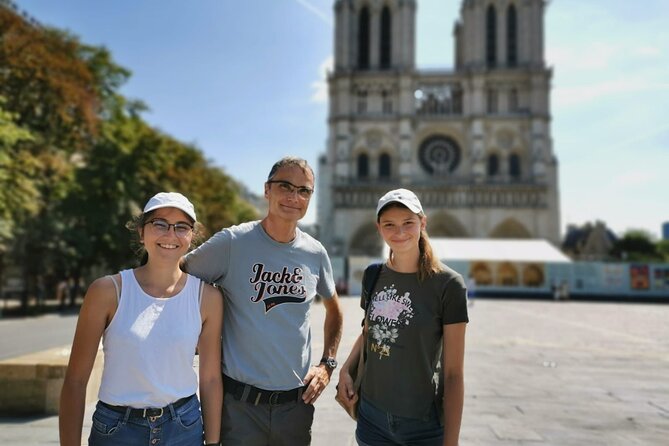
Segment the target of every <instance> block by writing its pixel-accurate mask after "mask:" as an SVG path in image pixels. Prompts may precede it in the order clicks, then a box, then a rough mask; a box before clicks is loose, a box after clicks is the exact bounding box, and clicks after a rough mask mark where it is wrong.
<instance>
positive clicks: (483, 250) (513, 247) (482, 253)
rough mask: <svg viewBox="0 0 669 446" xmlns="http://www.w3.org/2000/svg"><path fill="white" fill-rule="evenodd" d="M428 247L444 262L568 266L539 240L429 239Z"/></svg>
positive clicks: (557, 250)
mask: <svg viewBox="0 0 669 446" xmlns="http://www.w3.org/2000/svg"><path fill="white" fill-rule="evenodd" d="M430 244H431V245H432V249H433V250H434V253H435V254H436V256H437V257H439V259H441V260H444V261H447V260H462V261H491V262H495V261H496V262H551V263H571V259H570V258H569V257H567V256H566V255H564V254H563V253H562V252H561V251H560V250H559V249H557V248H556V247H554V246H553V245H552V244H550V242H548V241H547V240H542V239H475V238H431V239H430Z"/></svg>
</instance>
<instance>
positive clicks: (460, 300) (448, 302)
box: [441, 275, 469, 325]
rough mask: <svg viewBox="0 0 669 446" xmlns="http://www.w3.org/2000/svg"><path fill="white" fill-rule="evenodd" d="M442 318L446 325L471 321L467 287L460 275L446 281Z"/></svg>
mask: <svg viewBox="0 0 669 446" xmlns="http://www.w3.org/2000/svg"><path fill="white" fill-rule="evenodd" d="M441 320H443V321H444V325H448V324H457V323H460V322H469V315H468V314H467V287H466V286H465V281H464V280H463V279H462V276H460V275H457V276H455V277H453V278H451V279H450V280H449V281H448V283H446V288H445V289H444V295H443V299H442V314H441Z"/></svg>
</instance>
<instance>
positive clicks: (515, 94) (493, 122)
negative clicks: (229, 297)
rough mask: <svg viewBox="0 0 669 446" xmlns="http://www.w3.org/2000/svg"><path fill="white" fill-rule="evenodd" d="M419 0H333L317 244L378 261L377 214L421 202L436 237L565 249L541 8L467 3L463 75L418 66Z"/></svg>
mask: <svg viewBox="0 0 669 446" xmlns="http://www.w3.org/2000/svg"><path fill="white" fill-rule="evenodd" d="M417 3H419V2H417V1H416V0H336V1H335V4H334V11H335V58H334V59H335V62H334V71H333V72H332V73H331V74H330V76H329V95H330V102H329V104H330V110H329V119H328V140H327V152H326V154H324V155H323V156H322V157H321V159H320V160H319V175H318V177H319V184H318V193H319V200H318V202H319V205H318V224H319V227H320V239H321V241H323V243H324V244H325V246H326V247H327V248H328V250H329V251H330V254H331V255H334V256H349V255H371V256H376V255H379V254H380V249H381V242H380V238H379V236H378V235H377V234H376V228H375V224H374V223H375V212H374V211H375V207H376V202H377V200H378V198H379V197H380V196H381V195H383V194H384V193H385V192H387V191H388V190H390V189H393V188H397V187H406V188H410V189H412V190H413V191H415V192H416V194H417V195H418V196H419V197H420V199H421V202H422V203H423V207H424V208H425V212H426V214H427V216H428V232H429V233H430V235H431V236H432V237H475V238H543V239H547V240H549V241H551V242H552V243H553V244H555V245H559V237H560V217H559V200H558V182H557V160H556V158H555V156H554V154H553V149H552V140H551V135H550V120H551V117H550V104H549V94H550V79H551V70H550V69H548V68H547V67H546V63H545V60H544V26H543V23H544V8H545V4H546V1H545V0H462V4H461V8H460V19H459V20H458V22H457V23H456V24H455V27H454V36H455V64H454V65H455V70H440V71H434V70H430V71H419V70H416V67H415V23H416V8H417V6H418V5H417Z"/></svg>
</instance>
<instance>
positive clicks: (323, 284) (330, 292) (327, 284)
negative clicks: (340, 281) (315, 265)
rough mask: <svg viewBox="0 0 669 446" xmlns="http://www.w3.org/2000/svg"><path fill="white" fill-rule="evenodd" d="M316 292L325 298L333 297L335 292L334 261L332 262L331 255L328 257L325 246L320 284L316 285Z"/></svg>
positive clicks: (322, 253)
mask: <svg viewBox="0 0 669 446" xmlns="http://www.w3.org/2000/svg"><path fill="white" fill-rule="evenodd" d="M316 292H317V293H318V295H319V296H321V297H323V298H325V299H329V298H331V297H332V296H334V293H335V283H334V277H333V275H332V263H330V257H328V253H327V252H326V251H325V248H321V266H320V270H319V271H318V285H317V286H316Z"/></svg>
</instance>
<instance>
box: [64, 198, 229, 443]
mask: <svg viewBox="0 0 669 446" xmlns="http://www.w3.org/2000/svg"><path fill="white" fill-rule="evenodd" d="M196 222H197V218H196V215H195V209H194V208H193V205H192V204H191V203H190V201H188V199H187V198H186V197H184V196H183V195H181V194H179V193H176V192H161V193H159V194H156V195H155V196H154V197H153V198H151V199H150V200H149V201H148V203H147V204H146V206H145V207H144V211H143V212H142V214H141V215H140V216H139V217H137V218H136V219H135V220H133V222H131V223H130V224H129V228H130V229H131V230H132V231H133V233H134V234H135V235H136V236H137V237H138V239H139V242H140V243H141V245H142V246H143V248H144V249H143V250H144V255H145V259H146V261H145V263H144V264H142V266H140V267H138V268H135V269H128V270H124V271H121V272H120V273H119V274H116V275H114V276H106V277H102V278H99V279H97V280H96V281H95V282H93V284H92V285H91V286H90V288H89V289H88V292H87V293H86V298H85V299H84V303H83V305H82V307H81V312H80V314H79V321H78V323H77V330H76V333H75V335H74V342H73V344H72V353H71V355H70V363H69V365H68V368H67V373H66V375H65V382H64V384H63V390H62V393H61V400H60V441H61V445H65V446H75V445H76V446H79V445H80V444H81V431H82V422H83V416H84V405H85V401H86V384H87V382H88V379H89V377H90V374H91V370H92V368H93V363H94V361H95V356H96V354H97V351H98V344H99V342H100V338H101V337H102V345H103V347H104V369H103V373H102V384H101V386H100V391H99V398H100V401H99V402H98V403H97V406H96V408H95V413H94V414H93V426H92V428H91V433H90V436H89V438H88V444H89V445H92V446H101V445H140V444H141V445H165V446H169V445H184V446H201V445H202V444H203V443H206V444H217V443H218V442H219V436H220V417H221V403H222V398H223V389H222V383H221V373H220V360H221V350H220V347H221V321H222V313H223V299H222V298H221V295H220V293H219V292H218V291H217V290H216V289H214V288H213V287H212V286H210V285H205V284H204V283H202V282H201V281H200V279H197V278H195V277H193V276H191V275H189V274H186V273H184V272H182V271H181V269H180V268H179V261H180V259H181V257H182V256H183V255H184V254H186V252H188V250H189V249H190V247H191V244H192V242H193V238H194V237H195V236H196V235H197V233H198V232H199V229H198V228H199V224H198V223H196ZM196 349H197V351H198V352H199V356H200V358H199V389H200V395H201V398H202V406H201V408H200V401H199V399H198V397H197V395H196V391H197V390H198V376H197V374H196V373H195V371H194V369H193V359H194V356H195V351H196ZM203 418H204V423H203ZM203 430H204V433H203Z"/></svg>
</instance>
